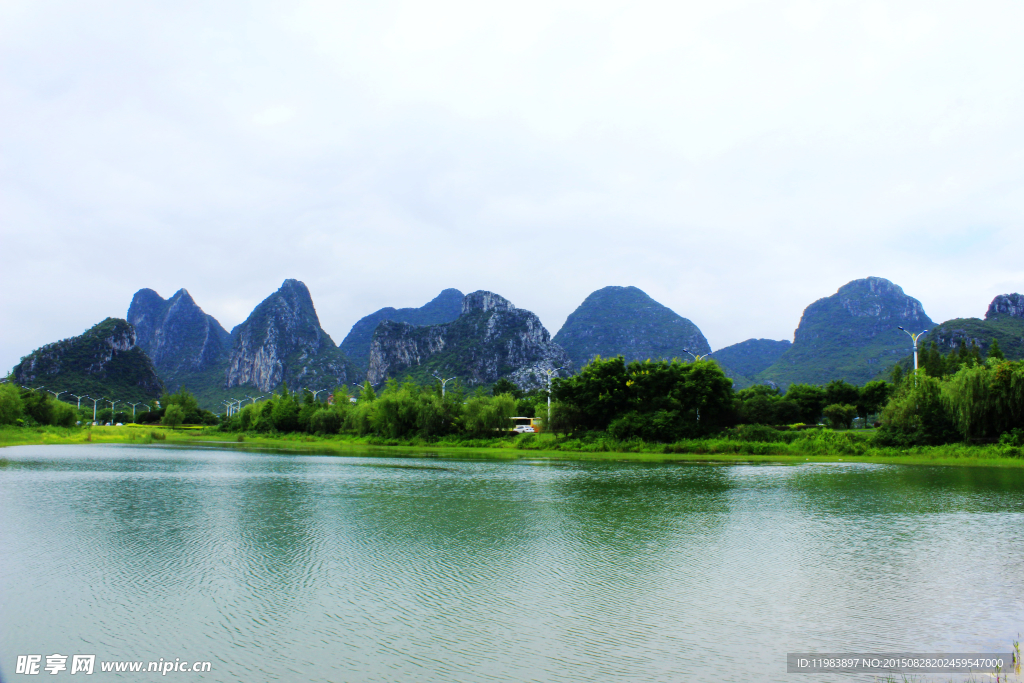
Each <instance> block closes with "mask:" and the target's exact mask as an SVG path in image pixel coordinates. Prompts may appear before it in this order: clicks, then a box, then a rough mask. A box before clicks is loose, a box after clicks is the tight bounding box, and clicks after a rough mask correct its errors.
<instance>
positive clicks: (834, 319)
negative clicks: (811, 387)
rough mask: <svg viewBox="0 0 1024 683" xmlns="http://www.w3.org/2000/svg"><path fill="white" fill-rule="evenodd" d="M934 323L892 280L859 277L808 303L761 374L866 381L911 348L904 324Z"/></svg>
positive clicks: (778, 378) (786, 379)
mask: <svg viewBox="0 0 1024 683" xmlns="http://www.w3.org/2000/svg"><path fill="white" fill-rule="evenodd" d="M933 325H934V323H933V322H932V320H931V319H930V318H929V317H928V316H927V315H926V314H925V312H924V308H923V307H922V306H921V302H920V301H918V300H917V299H914V298H912V297H909V296H907V295H906V294H904V293H903V289H901V288H900V287H899V286H897V285H895V284H893V283H892V282H890V281H888V280H886V279H884V278H880V277H869V278H865V279H863V280H854V281H852V282H850V283H847V284H845V285H843V286H842V287H840V288H839V291H837V292H836V293H835V294H833V295H832V296H829V297H825V298H823V299H818V300H817V301H815V302H814V303H812V304H811V305H810V306H808V307H807V308H806V309H804V313H803V316H802V317H801V318H800V325H799V327H797V329H796V332H795V333H794V335H793V345H792V346H791V347H790V348H789V350H787V351H786V352H785V353H783V354H782V355H781V356H780V357H779V359H778V360H777V361H776V362H775V363H773V364H772V365H771V367H769V368H767V369H766V370H764V371H762V372H761V373H759V374H758V376H757V379H758V380H759V381H765V380H770V381H772V382H775V383H777V384H779V385H781V386H788V385H790V384H793V383H796V382H806V383H811V384H825V383H827V382H829V381H830V380H833V379H845V380H846V381H848V382H852V383H855V384H863V383H864V382H867V381H869V380H871V379H875V378H876V377H877V376H878V375H879V374H880V373H882V372H884V371H885V370H886V369H887V368H889V367H890V366H892V365H893V364H894V363H895V362H896V361H898V360H899V359H901V358H903V357H905V356H906V355H907V353H908V351H909V350H910V349H911V341H910V338H909V337H908V336H907V335H906V333H904V332H901V331H900V330H899V329H898V328H899V327H900V326H902V327H905V328H907V329H908V330H909V331H911V332H915V333H916V332H920V331H921V330H925V329H930V328H931V327H932V326H933Z"/></svg>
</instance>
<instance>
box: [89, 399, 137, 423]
mask: <svg viewBox="0 0 1024 683" xmlns="http://www.w3.org/2000/svg"><path fill="white" fill-rule="evenodd" d="M72 395H73V394H72ZM125 403H127V404H128V405H130V406H131V407H132V422H135V406H141V405H143V404H144V402H143V401H136V402H135V403H132V402H130V401H125Z"/></svg>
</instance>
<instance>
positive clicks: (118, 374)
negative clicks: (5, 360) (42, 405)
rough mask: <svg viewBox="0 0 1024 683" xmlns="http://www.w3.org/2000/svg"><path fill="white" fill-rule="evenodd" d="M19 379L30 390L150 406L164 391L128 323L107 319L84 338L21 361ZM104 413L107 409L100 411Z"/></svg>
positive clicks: (16, 376)
mask: <svg viewBox="0 0 1024 683" xmlns="http://www.w3.org/2000/svg"><path fill="white" fill-rule="evenodd" d="M14 379H15V381H16V382H17V383H18V384H22V385H27V386H33V387H34V386H37V385H40V384H41V385H43V386H45V387H46V388H47V389H52V390H53V391H60V392H63V391H67V392H69V393H68V394H66V395H64V396H63V397H62V399H63V400H69V399H68V396H70V395H71V393H74V394H77V395H78V396H84V395H86V394H88V395H90V396H93V397H95V398H100V397H106V398H110V399H116V400H118V401H122V402H124V401H147V400H150V399H154V398H159V396H160V394H161V392H162V391H163V386H162V384H161V382H160V378H159V377H158V376H157V374H156V369H155V368H154V367H153V362H152V361H151V360H150V358H149V356H147V355H146V353H145V352H144V351H143V350H142V349H140V348H139V347H138V346H137V345H136V333H135V328H133V327H132V326H131V325H130V324H129V323H128V321H126V320H122V319H120V318H107V319H106V320H104V321H103V322H101V323H99V324H97V325H94V326H93V327H91V328H90V329H88V330H86V331H85V333H83V334H81V335H79V336H77V337H71V338H70V339H64V340H62V341H59V342H54V343H52V344H47V345H46V346H43V347H41V348H38V349H36V350H35V351H33V352H32V353H30V354H29V355H27V356H25V357H24V358H22V359H21V362H20V363H18V365H17V366H15V368H14ZM101 407H102V406H101Z"/></svg>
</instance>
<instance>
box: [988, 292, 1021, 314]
mask: <svg viewBox="0 0 1024 683" xmlns="http://www.w3.org/2000/svg"><path fill="white" fill-rule="evenodd" d="M998 315H1009V316H1013V317H1014V318H1024V295H1020V294H1000V295H999V296H997V297H996V298H995V299H992V303H990V304H989V305H988V312H987V313H985V320H991V319H992V318H994V317H996V316H998Z"/></svg>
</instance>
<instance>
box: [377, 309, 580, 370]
mask: <svg viewBox="0 0 1024 683" xmlns="http://www.w3.org/2000/svg"><path fill="white" fill-rule="evenodd" d="M462 310H463V313H462V315H460V316H459V317H458V318H457V319H455V320H454V321H452V322H449V323H443V324H440V325H426V326H420V327H417V326H414V325H410V324H408V323H400V322H393V321H389V320H384V321H382V322H380V323H379V324H378V325H377V329H376V330H374V334H373V341H372V343H371V344H370V366H369V372H368V373H367V378H368V379H369V381H370V382H371V383H373V384H377V383H378V382H381V381H383V380H385V379H387V378H389V377H396V378H397V377H409V378H412V379H415V380H418V381H424V382H428V381H431V375H432V374H434V373H439V374H440V373H444V376H446V377H449V376H455V377H458V378H459V380H460V381H461V382H462V384H464V385H466V386H474V385H480V384H490V383H492V382H495V381H497V380H498V379H500V378H502V377H507V378H509V379H511V380H512V381H513V382H515V383H516V384H518V385H519V386H520V387H521V388H523V389H531V388H534V387H539V386H543V385H544V382H545V381H546V378H547V372H548V371H551V372H555V370H556V369H557V368H561V367H567V366H569V365H570V364H571V362H570V360H569V357H568V356H567V355H566V354H565V351H563V350H562V348H561V347H559V346H558V345H557V344H555V343H553V342H552V341H551V335H550V334H549V333H548V331H547V330H546V329H545V328H544V326H543V325H542V324H541V322H540V319H539V318H538V317H537V316H536V315H534V314H533V313H532V312H530V311H526V310H523V309H521V308H516V307H515V306H513V305H512V303H511V302H509V300H508V299H505V298H504V297H502V296H498V295H497V294H494V293H493V292H485V291H478V292H473V293H472V294H469V295H467V296H466V298H465V299H463V303H462ZM481 313H482V315H481ZM559 374H567V370H566V371H563V372H557V373H556V376H557V375H559Z"/></svg>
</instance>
